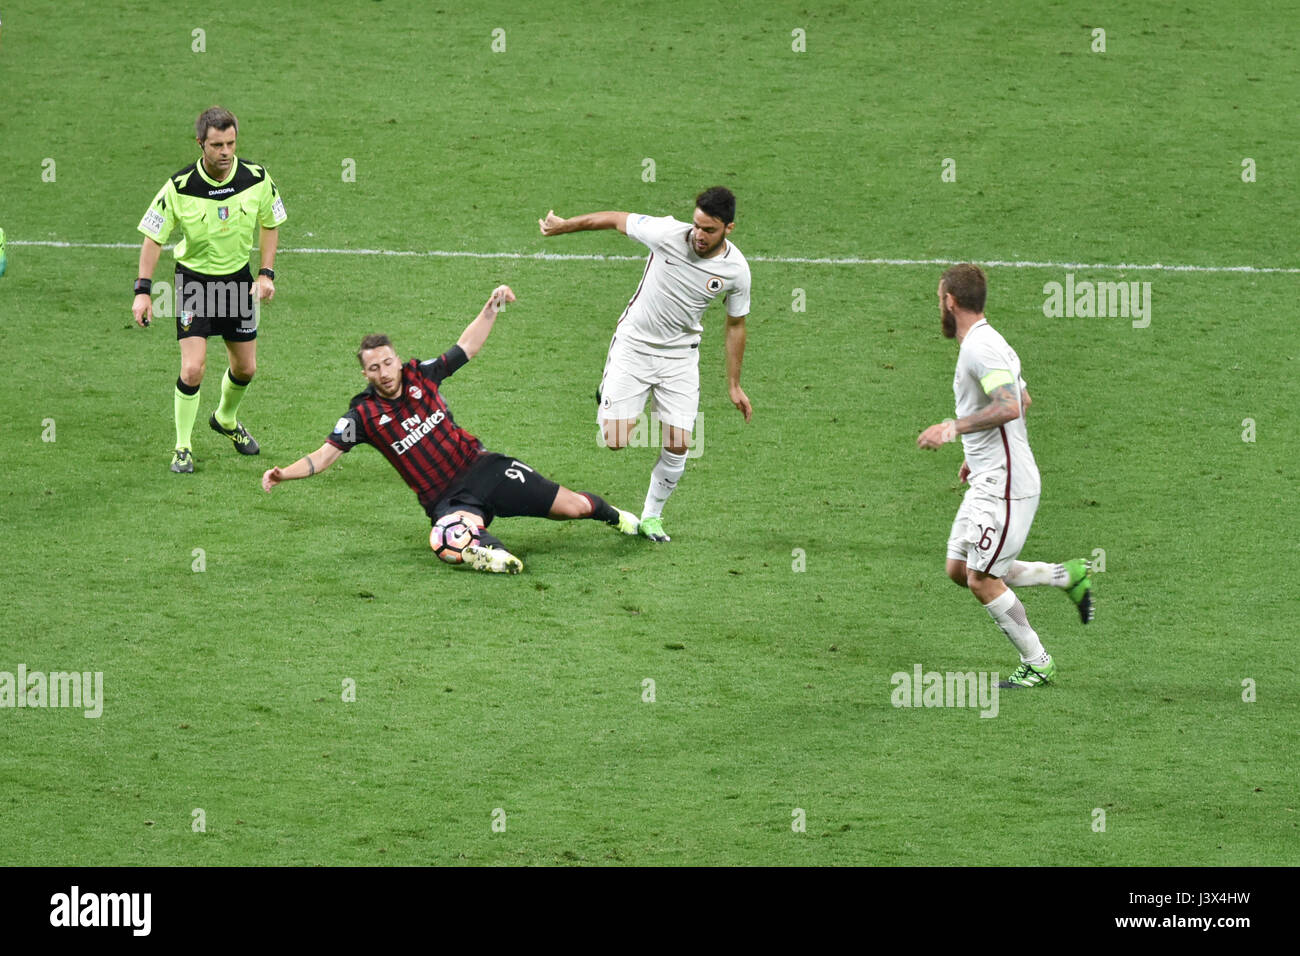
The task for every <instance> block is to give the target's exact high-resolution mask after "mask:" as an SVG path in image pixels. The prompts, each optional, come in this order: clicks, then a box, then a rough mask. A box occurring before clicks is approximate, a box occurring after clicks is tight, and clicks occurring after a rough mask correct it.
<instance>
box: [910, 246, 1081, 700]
mask: <svg viewBox="0 0 1300 956" xmlns="http://www.w3.org/2000/svg"><path fill="white" fill-rule="evenodd" d="M987 289H988V284H987V281H986V280H985V278H984V273H983V271H982V270H981V269H980V268H979V267H978V266H974V265H971V264H970V263H962V264H961V265H956V266H953V267H952V268H950V269H948V270H947V271H946V272H945V273H944V274H943V277H942V278H941V279H940V280H939V315H940V322H941V326H942V330H943V335H944V337H945V338H949V339H951V338H955V339H957V341H958V342H959V343H960V344H961V348H960V351H959V352H958V354H957V374H956V377H955V378H954V379H953V383H952V389H953V393H954V394H955V395H956V398H957V415H958V417H957V419H956V420H955V421H954V420H952V419H949V420H948V421H945V422H941V423H939V424H937V425H931V426H930V427H929V428H927V429H926V430H925V431H923V432H921V435H920V437H918V438H917V440H916V443H917V445H919V446H920V447H922V448H931V449H933V448H939V447H940V446H941V445H944V444H946V443H947V442H950V441H955V440H956V439H957V436H958V435H960V436H961V440H962V448H963V450H964V452H965V460H964V461H963V462H962V464H961V469H960V470H959V471H958V473H957V477H958V480H960V481H969V482H970V487H969V488H968V489H967V491H966V496H965V497H964V498H963V499H962V503H961V508H960V509H958V511H957V518H956V520H955V521H954V522H953V525H952V533H951V535H950V536H949V538H948V563H947V572H948V577H949V578H951V579H952V580H953V581H954V582H955V583H957V584H959V585H961V586H962V587H967V588H970V591H971V593H972V594H974V595H975V597H976V598H977V599H979V602H980V603H981V604H983V605H984V609H985V610H986V611H988V612H989V616H990V617H992V618H993V621H994V622H995V623H996V624H997V625H998V627H1000V628H1001V629H1002V633H1003V634H1005V635H1006V636H1007V638H1008V639H1009V640H1010V641H1011V643H1012V644H1013V645H1014V646H1015V648H1016V650H1017V651H1019V652H1020V666H1019V667H1018V668H1016V670H1015V672H1014V673H1012V675H1011V677H1010V678H1009V679H1008V680H1005V681H1002V682H1001V683H1000V684H999V685H998V686H1000V687H1007V688H1028V687H1040V686H1042V685H1043V684H1047V683H1051V682H1052V681H1053V680H1054V679H1055V678H1056V662H1055V661H1053V660H1052V655H1051V654H1049V653H1047V651H1046V650H1045V649H1044V648H1043V644H1042V642H1041V641H1040V640H1039V639H1038V634H1037V633H1036V632H1035V631H1034V629H1033V628H1032V627H1030V625H1029V618H1028V617H1027V616H1026V615H1025V607H1024V605H1023V604H1021V603H1020V599H1019V598H1018V597H1016V594H1015V592H1014V591H1012V590H1011V588H1010V587H1008V586H1007V585H1012V586H1013V587H1033V586H1035V585H1042V584H1050V585H1052V586H1053V587H1058V588H1063V589H1065V592H1066V594H1068V595H1069V597H1070V600H1071V601H1073V602H1074V603H1075V605H1077V606H1078V609H1079V617H1080V619H1081V620H1082V621H1083V623H1084V624H1087V623H1088V622H1089V621H1091V620H1092V615H1093V607H1092V580H1091V578H1089V576H1088V571H1089V567H1088V562H1086V561H1085V560H1083V559H1082V558H1076V559H1074V560H1072V561H1066V562H1064V563H1062V564H1048V563H1046V562H1041V561H1028V562H1027V561H1017V560H1016V558H1017V557H1018V556H1019V555H1020V549H1021V548H1022V547H1024V544H1025V538H1026V537H1027V536H1028V534H1029V527H1030V525H1031V524H1032V523H1033V520H1034V513H1035V512H1036V511H1037V510H1038V497H1039V492H1040V491H1041V487H1042V486H1041V484H1040V481H1039V476H1038V465H1037V464H1036V463H1035V462H1034V453H1033V452H1032V451H1030V449H1029V432H1028V431H1027V430H1026V427H1025V410H1026V409H1028V408H1029V405H1030V401H1031V400H1030V398H1029V391H1028V388H1027V386H1026V385H1025V380H1024V378H1023V377H1022V376H1021V374H1020V357H1019V356H1017V355H1016V352H1015V350H1014V349H1013V348H1012V347H1011V346H1010V345H1008V344H1007V340H1006V339H1004V338H1003V337H1002V336H1001V335H999V334H998V333H997V332H996V331H995V330H994V328H993V326H991V325H989V323H988V320H987V319H985V318H984V300H985V297H986V294H987Z"/></svg>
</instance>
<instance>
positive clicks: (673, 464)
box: [641, 448, 686, 521]
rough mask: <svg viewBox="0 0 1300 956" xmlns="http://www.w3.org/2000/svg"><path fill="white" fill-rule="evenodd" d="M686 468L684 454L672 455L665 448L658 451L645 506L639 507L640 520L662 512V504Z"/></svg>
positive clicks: (657, 515)
mask: <svg viewBox="0 0 1300 956" xmlns="http://www.w3.org/2000/svg"><path fill="white" fill-rule="evenodd" d="M685 470H686V456H685V455H674V454H673V453H672V452H670V451H669V450H668V449H667V448H665V449H663V450H662V451H661V452H659V460H658V461H657V462H655V466H654V470H653V471H651V472H650V488H649V490H648V491H646V493H645V506H644V507H643V508H642V509H641V520H642V521H644V520H645V519H646V518H658V517H661V516H662V515H663V513H664V504H665V503H666V502H667V501H668V498H669V496H671V495H672V493H673V489H674V488H676V487H677V482H678V480H679V479H680V478H681V477H682V472H684V471H685Z"/></svg>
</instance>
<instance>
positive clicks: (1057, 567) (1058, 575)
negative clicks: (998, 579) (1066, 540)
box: [1002, 561, 1070, 588]
mask: <svg viewBox="0 0 1300 956" xmlns="http://www.w3.org/2000/svg"><path fill="white" fill-rule="evenodd" d="M1002 580H1003V581H1005V582H1006V583H1007V585H1008V586H1010V587H1013V588H1032V587H1036V586H1038V585H1041V584H1050V585H1051V586H1052V587H1054V588H1063V587H1065V586H1066V585H1068V584H1069V583H1070V572H1069V571H1067V570H1065V565H1063V564H1048V563H1047V562H1046V561H1014V562H1012V564H1011V570H1010V571H1008V572H1007V573H1006V574H1004V575H1003V576H1002Z"/></svg>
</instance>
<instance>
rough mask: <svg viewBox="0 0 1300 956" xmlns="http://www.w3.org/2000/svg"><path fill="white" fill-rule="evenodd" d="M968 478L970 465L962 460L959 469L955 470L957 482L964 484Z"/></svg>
mask: <svg viewBox="0 0 1300 956" xmlns="http://www.w3.org/2000/svg"><path fill="white" fill-rule="evenodd" d="M969 477H970V465H968V464H966V462H965V460H964V459H963V460H962V463H961V467H960V468H958V469H957V481H958V482H961V483H964V482H965V481H966V479H967V478H969Z"/></svg>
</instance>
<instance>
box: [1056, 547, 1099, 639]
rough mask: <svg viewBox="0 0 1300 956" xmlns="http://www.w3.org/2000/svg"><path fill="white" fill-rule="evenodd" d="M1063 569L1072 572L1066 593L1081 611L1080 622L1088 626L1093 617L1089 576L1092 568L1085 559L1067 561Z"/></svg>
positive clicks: (1090, 579) (1063, 564)
mask: <svg viewBox="0 0 1300 956" xmlns="http://www.w3.org/2000/svg"><path fill="white" fill-rule="evenodd" d="M1061 567H1063V568H1065V570H1067V571H1069V572H1070V583H1069V584H1067V585H1066V586H1065V593H1066V594H1068V595H1069V596H1070V600H1071V601H1073V602H1074V605H1075V607H1077V608H1078V609H1079V620H1081V621H1082V622H1083V623H1084V624H1087V623H1088V622H1089V621H1091V620H1092V616H1093V606H1092V578H1091V577H1089V576H1088V572H1089V571H1091V570H1092V568H1091V566H1089V564H1088V562H1087V561H1085V560H1084V559H1083V558H1074V559H1073V560H1070V561H1066V562H1064V563H1062V565H1061Z"/></svg>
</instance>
